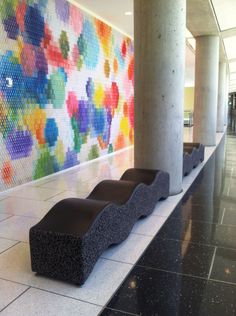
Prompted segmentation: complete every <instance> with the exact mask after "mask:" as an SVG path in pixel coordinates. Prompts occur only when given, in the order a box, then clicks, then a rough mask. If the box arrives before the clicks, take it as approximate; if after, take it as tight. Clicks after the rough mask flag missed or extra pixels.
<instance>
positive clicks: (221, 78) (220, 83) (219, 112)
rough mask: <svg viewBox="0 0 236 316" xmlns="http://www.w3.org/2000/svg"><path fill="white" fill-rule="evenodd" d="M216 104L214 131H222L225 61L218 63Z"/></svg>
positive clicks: (223, 121) (223, 120)
mask: <svg viewBox="0 0 236 316" xmlns="http://www.w3.org/2000/svg"><path fill="white" fill-rule="evenodd" d="M218 78H219V81H218V104H217V125H216V131H217V132H223V131H224V123H225V91H226V63H224V62H220V63H219V77H218Z"/></svg>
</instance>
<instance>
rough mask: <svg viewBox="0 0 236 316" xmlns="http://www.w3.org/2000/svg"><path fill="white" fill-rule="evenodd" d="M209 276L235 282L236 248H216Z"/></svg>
mask: <svg viewBox="0 0 236 316" xmlns="http://www.w3.org/2000/svg"><path fill="white" fill-rule="evenodd" d="M210 278H211V279H214V280H221V281H225V282H231V283H235V284H236V250H231V249H224V248H218V249H217V251H216V255H215V259H214V263H213V268H212V272H211V275H210ZM235 300H236V297H235Z"/></svg>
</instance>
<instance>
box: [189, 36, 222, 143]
mask: <svg viewBox="0 0 236 316" xmlns="http://www.w3.org/2000/svg"><path fill="white" fill-rule="evenodd" d="M218 65H219V37H218V36H199V37H197V38H196V65H195V97H194V128H193V141H194V142H199V143H202V144H204V145H206V146H214V145H215V144H216V117H217V94H218V72H219V67H218Z"/></svg>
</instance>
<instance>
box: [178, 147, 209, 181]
mask: <svg viewBox="0 0 236 316" xmlns="http://www.w3.org/2000/svg"><path fill="white" fill-rule="evenodd" d="M204 155H205V147H204V146H203V145H202V144H199V143H184V154H183V176H187V175H188V174H189V173H190V172H191V171H192V169H193V168H196V167H197V166H198V164H199V163H201V162H202V161H203V160H204Z"/></svg>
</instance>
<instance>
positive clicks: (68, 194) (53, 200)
mask: <svg viewBox="0 0 236 316" xmlns="http://www.w3.org/2000/svg"><path fill="white" fill-rule="evenodd" d="M88 195H89V192H75V191H64V192H63V193H60V194H58V195H56V196H54V197H53V198H51V199H49V200H47V202H50V203H53V204H55V203H58V202H60V201H61V200H63V199H68V198H80V199H84V198H86V197H87V196H88Z"/></svg>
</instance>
